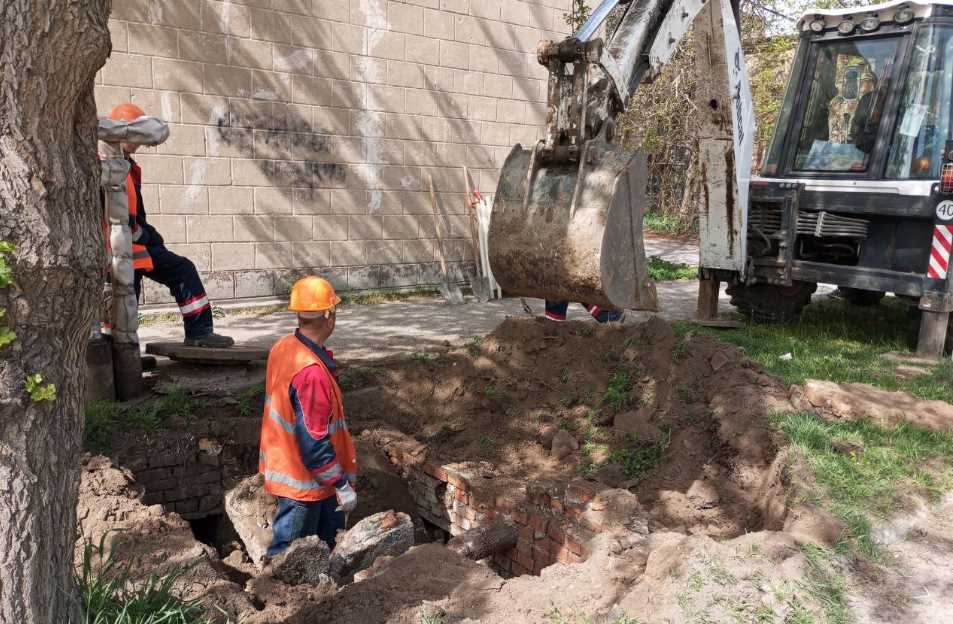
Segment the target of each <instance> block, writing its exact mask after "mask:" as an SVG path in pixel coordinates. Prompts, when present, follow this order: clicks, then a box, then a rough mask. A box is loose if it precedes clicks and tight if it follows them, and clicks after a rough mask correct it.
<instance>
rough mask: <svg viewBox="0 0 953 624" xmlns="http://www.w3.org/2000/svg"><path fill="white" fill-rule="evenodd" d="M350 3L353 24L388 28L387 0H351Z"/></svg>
mask: <svg viewBox="0 0 953 624" xmlns="http://www.w3.org/2000/svg"><path fill="white" fill-rule="evenodd" d="M343 1H344V0H342V2H343ZM350 3H351V23H352V24H358V25H360V26H367V27H368V28H378V29H383V28H387V25H388V24H387V4H388V3H387V0H350Z"/></svg>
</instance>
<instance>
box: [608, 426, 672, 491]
mask: <svg viewBox="0 0 953 624" xmlns="http://www.w3.org/2000/svg"><path fill="white" fill-rule="evenodd" d="M662 434H663V435H662V439H661V440H659V441H658V442H640V441H638V440H635V441H634V442H633V444H632V445H631V446H628V447H626V448H618V449H615V450H613V451H612V452H611V453H609V462H610V463H615V464H619V465H620V466H622V472H623V473H625V476H627V477H628V478H629V479H632V480H633V481H635V482H636V483H638V482H639V481H641V480H642V479H644V478H645V477H646V476H647V475H648V473H649V472H651V470H652V469H653V468H655V467H656V466H658V465H659V464H660V463H661V462H662V458H663V457H664V456H665V451H666V450H667V449H668V445H669V442H671V440H672V431H671V429H663V430H662Z"/></svg>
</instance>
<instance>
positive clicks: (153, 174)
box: [136, 154, 182, 184]
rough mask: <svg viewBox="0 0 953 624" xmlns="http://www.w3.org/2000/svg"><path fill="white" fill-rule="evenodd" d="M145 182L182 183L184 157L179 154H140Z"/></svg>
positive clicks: (139, 159)
mask: <svg viewBox="0 0 953 624" xmlns="http://www.w3.org/2000/svg"><path fill="white" fill-rule="evenodd" d="M136 160H137V162H138V163H139V165H140V166H141V167H142V181H143V183H144V184H182V159H181V158H180V157H178V156H157V155H154V154H139V155H138V157H137V158H136Z"/></svg>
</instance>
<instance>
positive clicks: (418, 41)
mask: <svg viewBox="0 0 953 624" xmlns="http://www.w3.org/2000/svg"><path fill="white" fill-rule="evenodd" d="M405 57H406V59H407V60H408V61H410V62H412V63H433V61H434V59H437V58H440V42H439V41H438V40H437V39H431V38H430V37H417V36H414V35H407V38H406V54H405ZM428 82H429V76H428Z"/></svg>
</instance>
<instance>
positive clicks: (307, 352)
mask: <svg viewBox="0 0 953 624" xmlns="http://www.w3.org/2000/svg"><path fill="white" fill-rule="evenodd" d="M312 364H317V365H318V366H320V367H321V368H322V369H324V372H325V373H326V374H327V375H328V376H329V377H331V373H330V372H329V371H328V368H327V366H325V364H324V362H322V361H321V358H319V357H318V356H317V355H315V354H314V352H313V351H311V349H309V348H308V347H306V346H305V345H304V344H303V343H302V342H301V341H300V340H299V339H298V338H297V337H296V336H295V335H294V334H292V335H289V336H285V337H284V338H282V339H281V340H279V341H278V342H277V344H275V346H274V347H272V348H271V353H270V354H269V356H268V371H267V373H266V374H265V411H264V415H263V418H262V425H261V450H260V453H259V458H258V471H259V472H261V473H262V474H263V475H264V476H265V491H266V492H268V493H269V494H272V495H273V496H281V497H283V498H290V499H292V500H296V501H319V500H324V499H326V498H331V497H332V496H334V495H335V490H334V487H333V486H322V485H320V484H319V483H318V482H317V481H316V480H315V479H314V477H313V476H312V475H311V473H310V472H309V471H308V469H307V468H305V466H304V462H303V461H302V459H301V452H300V451H299V450H298V441H297V439H296V438H295V412H294V408H293V407H292V405H291V397H290V395H289V393H288V392H289V390H290V389H291V381H292V379H294V377H295V375H297V374H298V373H299V372H301V370H303V369H304V368H306V367H308V366H311V365H312ZM328 431H329V432H330V434H331V444H332V445H333V446H334V453H335V455H336V456H337V460H338V463H339V464H340V465H341V469H342V470H343V471H344V474H345V476H346V477H347V479H348V481H350V482H351V484H352V485H353V484H354V483H355V482H356V480H357V454H356V453H355V452H354V442H353V441H352V440H351V433H350V432H349V431H348V429H347V421H346V420H345V419H344V403H343V401H342V400H341V389H340V388H339V387H338V385H337V383H336V382H335V383H332V384H331V421H330V424H329V426H328Z"/></svg>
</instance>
